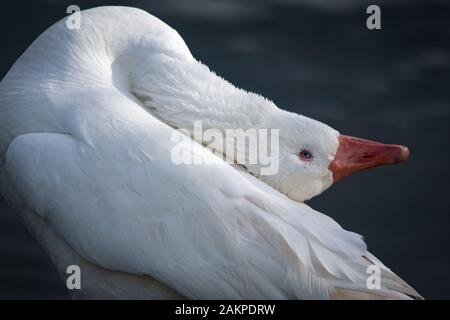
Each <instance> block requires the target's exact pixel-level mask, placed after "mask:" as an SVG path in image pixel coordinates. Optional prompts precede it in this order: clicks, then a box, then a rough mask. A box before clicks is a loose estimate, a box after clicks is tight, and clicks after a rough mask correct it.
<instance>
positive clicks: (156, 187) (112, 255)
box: [0, 7, 420, 299]
mask: <svg viewBox="0 0 450 320" xmlns="http://www.w3.org/2000/svg"><path fill="white" fill-rule="evenodd" d="M81 18H82V20H81V29H80V30H70V29H68V28H67V27H66V24H65V21H64V20H62V21H60V22H58V23H57V24H55V25H53V26H52V27H51V28H50V29H48V30H47V31H46V32H44V33H43V34H42V35H41V36H40V37H39V38H38V39H37V40H36V41H35V42H34V43H33V44H32V45H31V46H30V47H29V48H28V49H27V50H26V52H25V53H24V54H23V55H22V56H21V57H20V59H19V60H18V61H17V62H16V63H15V64H14V66H13V67H12V68H11V70H10V71H9V73H8V74H7V75H6V76H5V78H4V79H3V80H2V82H1V84H0V159H1V161H0V178H1V181H0V188H1V191H2V194H3V196H4V197H5V198H6V199H7V201H8V202H9V203H10V204H11V205H13V206H14V207H16V208H17V212H18V213H19V214H20V215H21V217H22V218H23V220H24V222H25V223H26V224H27V226H28V227H29V229H30V230H31V232H32V233H33V234H34V235H35V236H36V238H37V239H38V240H39V241H40V242H41V244H42V245H43V246H44V248H45V249H46V250H47V252H48V253H49V255H50V256H51V258H52V260H53V261H54V263H55V264H56V265H57V267H58V269H59V270H60V272H62V273H63V274H64V275H65V270H66V268H67V266H68V265H72V264H77V265H79V266H80V267H81V270H82V289H81V290H75V291H72V293H74V296H80V297H87V298H182V297H183V298H206V299H214V298H255V299H259V298H263V299H265V298H274V299H330V298H335V299H339V298H360V299H369V298H375V299H377V298H394V299H395V298H400V299H402V298H411V297H413V298H420V295H419V294H418V293H417V292H416V291H414V289H412V288H411V287H410V286H408V285H407V284H406V283H405V282H404V281H402V280H401V279H400V278H398V277H397V276H396V275H395V274H394V273H392V272H391V271H390V270H389V269H388V268H386V267H385V266H384V265H383V264H381V262H379V261H378V260H377V259H376V258H375V257H373V256H372V255H371V254H370V253H369V252H368V251H367V249H366V245H365V243H364V242H363V240H362V238H361V236H359V235H358V234H355V233H352V232H348V231H345V230H343V229H342V228H341V227H340V226H339V225H338V224H337V223H336V222H334V221H333V220H332V219H330V218H329V217H327V216H325V215H323V214H321V213H319V212H317V211H314V210H313V209H311V208H310V207H308V206H307V205H305V204H303V203H302V201H304V200H305V199H309V198H311V197H313V196H315V195H317V194H319V193H321V192H322V191H323V190H325V189H326V188H328V187H329V186H330V185H331V184H332V183H333V181H336V180H338V179H340V178H341V177H343V176H345V175H347V174H349V173H351V172H353V171H357V170H361V169H366V168H370V167H374V166H376V165H381V164H387V163H396V162H400V161H402V160H404V159H406V158H407V156H408V151H407V149H406V148H405V147H401V146H396V145H383V144H378V143H374V142H370V141H367V140H358V139H355V138H351V137H347V136H343V135H339V133H338V132H337V131H335V130H333V129H331V128H330V127H328V126H326V125H324V124H322V123H320V122H317V121H314V120H312V119H309V118H306V117H302V116H299V115H296V114H292V113H289V112H286V111H283V110H281V109H278V108H277V107H276V106H275V105H274V104H273V103H272V102H271V101H268V100H267V99H265V98H263V97H261V96H258V95H256V94H253V93H248V92H246V91H243V90H240V89H237V88H236V87H234V86H233V85H231V84H230V83H228V82H226V81H225V80H223V79H222V78H220V77H218V76H216V75H215V74H214V73H213V72H211V71H210V70H209V69H208V68H207V67H206V66H204V65H203V64H201V63H200V62H198V61H197V60H195V59H194V58H193V57H192V55H191V53H190V52H189V49H188V48H187V46H186V44H185V43H184V41H183V39H182V38H181V37H180V36H179V35H178V33H177V32H176V31H175V30H173V29H172V28H170V27H169V26H167V25H166V24H164V23H163V22H161V21H160V20H158V19H157V18H155V17H153V16H152V15H150V14H148V13H146V12H144V11H141V10H138V9H134V8H126V7H102V8H96V9H91V10H86V11H83V12H82V15H81ZM199 119H201V120H203V125H204V127H205V128H204V129H207V128H216V129H219V130H225V129H226V128H238V127H239V128H242V129H244V130H245V129H247V128H280V158H279V160H280V164H279V167H280V169H279V172H278V173H277V174H275V175H271V176H262V175H260V174H259V169H260V168H259V167H258V166H256V165H253V166H248V167H247V170H243V169H240V168H239V167H237V166H233V165H230V164H228V163H227V162H225V161H215V162H214V163H212V164H209V165H175V164H174V163H173V162H172V161H171V150H173V147H174V145H175V143H180V142H174V141H172V139H171V135H172V133H173V131H174V128H175V127H176V128H187V129H188V130H192V124H193V121H194V120H199ZM181 145H182V146H183V147H184V148H185V150H188V152H191V153H193V154H196V153H200V152H203V151H205V148H204V147H203V146H201V145H200V144H197V143H194V144H192V143H190V141H186V140H183V141H182V142H181ZM303 150H308V151H304V152H303V153H302V151H303ZM220 151H221V152H224V151H223V150H219V152H220ZM299 154H300V156H299ZM207 157H210V158H211V159H212V158H214V159H215V158H217V157H216V155H214V154H213V153H211V152H209V151H207ZM249 172H250V173H252V174H250V173H249ZM372 264H377V265H379V266H380V268H381V288H379V289H369V288H368V287H367V284H366V280H367V277H368V274H367V273H366V271H367V268H368V266H370V265H372Z"/></svg>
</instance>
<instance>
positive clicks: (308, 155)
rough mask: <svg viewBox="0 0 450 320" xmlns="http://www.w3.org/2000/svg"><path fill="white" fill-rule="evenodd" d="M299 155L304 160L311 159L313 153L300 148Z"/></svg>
mask: <svg viewBox="0 0 450 320" xmlns="http://www.w3.org/2000/svg"><path fill="white" fill-rule="evenodd" d="M299 157H300V159H302V160H304V161H309V160H311V159H312V157H313V155H312V153H311V152H309V151H308V150H302V151H300V153H299Z"/></svg>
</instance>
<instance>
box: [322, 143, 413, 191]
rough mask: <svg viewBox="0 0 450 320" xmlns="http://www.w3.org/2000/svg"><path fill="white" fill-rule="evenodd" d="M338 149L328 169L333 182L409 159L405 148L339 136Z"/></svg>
mask: <svg viewBox="0 0 450 320" xmlns="http://www.w3.org/2000/svg"><path fill="white" fill-rule="evenodd" d="M338 139H339V147H338V149H337V152H336V156H335V157H334V160H333V161H332V162H331V163H330V166H329V167H328V168H329V169H330V170H331V172H333V179H334V182H337V181H339V180H340V179H342V178H343V177H345V176H348V175H349V174H351V173H353V172H357V171H362V170H367V169H370V168H374V167H378V166H381V165H385V164H396V163H400V162H403V161H405V160H406V159H408V157H409V150H408V148H407V147H404V146H400V145H397V144H383V143H379V142H375V141H370V140H365V139H360V138H355V137H350V136H345V135H340V136H339V138H338Z"/></svg>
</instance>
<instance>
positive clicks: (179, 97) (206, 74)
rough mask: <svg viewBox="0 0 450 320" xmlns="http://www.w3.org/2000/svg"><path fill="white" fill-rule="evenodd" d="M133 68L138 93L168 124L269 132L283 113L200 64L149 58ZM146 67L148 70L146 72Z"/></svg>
mask: <svg viewBox="0 0 450 320" xmlns="http://www.w3.org/2000/svg"><path fill="white" fill-rule="evenodd" d="M145 60H146V61H145V62H144V61H142V62H141V63H136V66H138V65H141V66H140V67H136V68H131V69H132V70H133V69H134V70H133V71H132V77H131V78H132V80H131V82H132V86H131V90H132V92H133V93H134V94H135V95H136V96H137V97H138V98H139V99H140V100H141V101H142V102H143V103H144V105H145V106H146V107H147V108H148V110H149V111H150V112H151V113H152V114H154V115H155V116H157V117H158V118H160V119H161V120H162V121H164V122H165V123H167V124H169V125H171V126H173V127H176V128H183V129H187V130H188V131H189V132H192V130H193V129H194V122H198V121H201V123H202V126H203V129H218V130H220V131H222V132H223V133H225V130H226V129H243V130H247V129H252V128H267V127H268V124H269V123H270V118H271V115H272V114H273V113H275V112H277V111H279V110H280V109H278V108H277V107H276V106H275V104H274V103H273V102H272V101H269V100H267V99H266V98H264V97H262V96H260V95H257V94H254V93H251V92H247V91H244V90H242V89H239V88H236V87H235V86H233V85H232V84H231V83H229V82H228V81H226V80H224V79H223V78H221V77H219V76H217V75H216V74H215V73H213V72H211V71H210V70H209V68H208V67H206V66H205V65H203V64H202V63H200V62H198V61H196V60H195V59H183V58H176V59H174V58H172V57H169V56H164V55H157V56H150V57H149V56H147V57H145ZM142 66H143V67H142Z"/></svg>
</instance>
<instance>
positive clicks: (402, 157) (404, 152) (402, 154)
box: [399, 146, 409, 162]
mask: <svg viewBox="0 0 450 320" xmlns="http://www.w3.org/2000/svg"><path fill="white" fill-rule="evenodd" d="M408 158H409V149H408V147H405V146H402V147H401V150H400V159H399V162H403V161H406V160H407V159H408Z"/></svg>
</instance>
